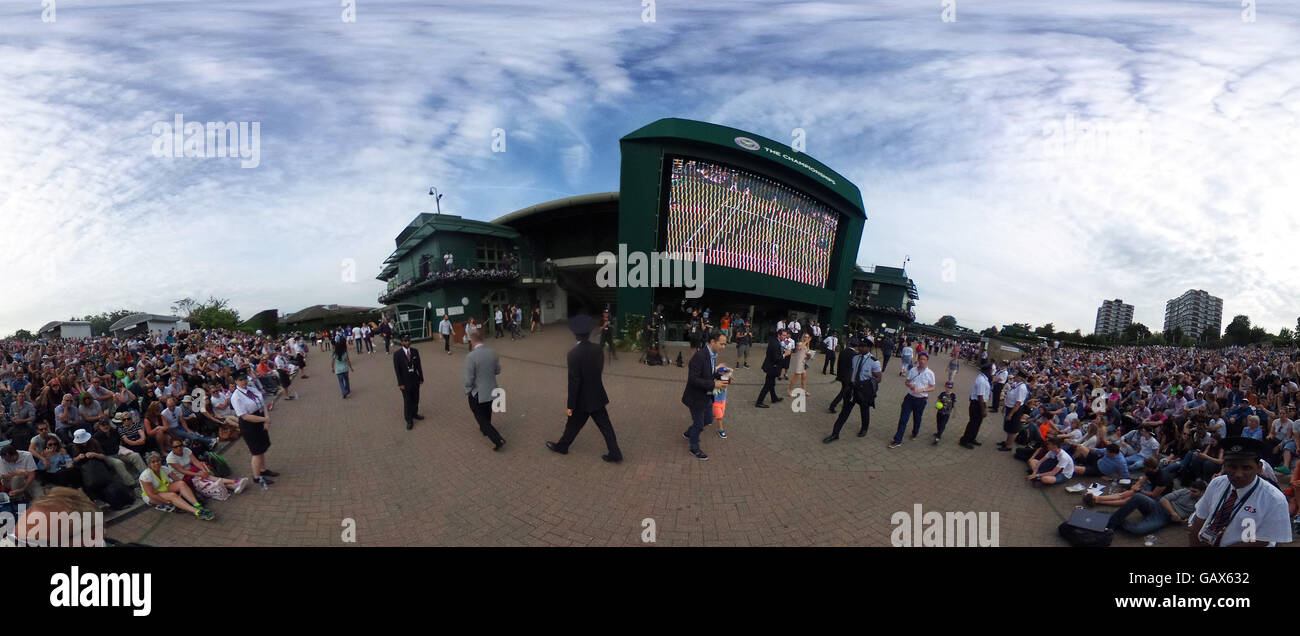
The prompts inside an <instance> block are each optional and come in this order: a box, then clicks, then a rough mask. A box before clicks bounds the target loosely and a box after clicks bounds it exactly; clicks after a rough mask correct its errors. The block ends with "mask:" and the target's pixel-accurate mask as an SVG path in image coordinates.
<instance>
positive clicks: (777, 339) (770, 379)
mask: <svg viewBox="0 0 1300 636" xmlns="http://www.w3.org/2000/svg"><path fill="white" fill-rule="evenodd" d="M789 333H790V332H789V331H786V329H785V327H782V328H780V329H777V330H776V334H775V335H774V336H772V339H771V340H770V341H768V343H767V355H766V356H764V357H763V374H764V376H765V377H764V378H763V388H761V389H759V390H758V401H757V402H754V406H757V407H758V408H760V409H765V408H767V405H766V404H764V403H763V398H764V397H766V396H767V395H768V394H771V396H772V403H773V404H776V403H777V402H780V401H781V400H784V399H785V398H782V397H777V395H776V378H777V376H780V375H781V369H784V368H786V367H788V366H790V352H789V351H786V350H785V348H784V347H782V346H781V339H782V338H785V337H786V336H787V335H789Z"/></svg>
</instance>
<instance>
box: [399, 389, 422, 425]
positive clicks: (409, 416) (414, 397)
mask: <svg viewBox="0 0 1300 636" xmlns="http://www.w3.org/2000/svg"><path fill="white" fill-rule="evenodd" d="M419 412H420V384H419V383H418V382H415V383H412V384H408V385H407V386H406V389H405V390H403V391H402V413H403V416H404V417H405V418H406V421H407V422H412V421H414V420H415V414H416V413H419Z"/></svg>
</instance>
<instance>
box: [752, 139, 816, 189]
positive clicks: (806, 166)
mask: <svg viewBox="0 0 1300 636" xmlns="http://www.w3.org/2000/svg"><path fill="white" fill-rule="evenodd" d="M735 141H736V145H737V146H740V147H741V148H744V149H745V150H760V149H764V148H763V146H762V145H761V144H759V143H758V142H757V141H754V140H753V139H750V138H749V137H736V139H735ZM765 150H767V151H768V152H770V153H772V154H774V155H776V156H778V157H780V158H782V159H785V160H786V161H789V162H790V163H793V164H795V165H797V166H799V167H801V168H803V169H804V170H807V171H808V172H811V173H813V174H815V175H817V176H819V177H821V178H823V179H825V180H826V182H827V183H829V184H831V185H835V180H834V179H832V178H830V177H828V176H826V174H824V173H823V172H822V171H821V170H818V169H817V168H814V167H813V166H811V165H809V164H808V163H807V162H805V161H800V160H799V159H796V158H794V157H791V156H790V155H787V154H785V153H783V152H781V151H779V150H773V149H771V148H766V149H765Z"/></svg>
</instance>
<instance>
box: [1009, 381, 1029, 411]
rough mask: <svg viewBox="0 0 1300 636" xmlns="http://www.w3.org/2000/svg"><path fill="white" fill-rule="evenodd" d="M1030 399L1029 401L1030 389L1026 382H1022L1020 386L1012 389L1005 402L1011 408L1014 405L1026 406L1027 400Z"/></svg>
mask: <svg viewBox="0 0 1300 636" xmlns="http://www.w3.org/2000/svg"><path fill="white" fill-rule="evenodd" d="M1028 399H1029V387H1028V386H1025V383H1024V382H1021V383H1020V384H1017V385H1016V386H1014V387H1012V388H1011V391H1010V392H1008V393H1007V398H1006V401H1005V402H1006V405H1007V408H1011V405H1012V404H1024V403H1025V400H1028Z"/></svg>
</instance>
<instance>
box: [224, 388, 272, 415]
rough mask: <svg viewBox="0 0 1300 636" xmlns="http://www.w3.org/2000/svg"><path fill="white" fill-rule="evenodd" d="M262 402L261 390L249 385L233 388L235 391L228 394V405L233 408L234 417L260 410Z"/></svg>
mask: <svg viewBox="0 0 1300 636" xmlns="http://www.w3.org/2000/svg"><path fill="white" fill-rule="evenodd" d="M264 404H265V403H264V402H263V400H262V392H261V391H258V390H257V389H255V388H253V387H251V386H249V387H247V388H244V389H235V392H234V393H233V394H232V395H231V396H230V406H231V408H233V409H235V417H243V416H245V415H248V414H249V413H253V414H256V413H257V412H258V411H260V410H262V406H263V405H264Z"/></svg>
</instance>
